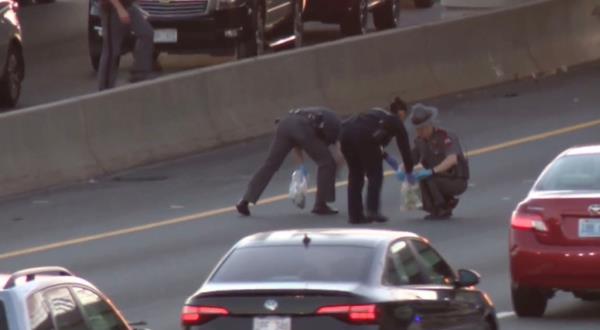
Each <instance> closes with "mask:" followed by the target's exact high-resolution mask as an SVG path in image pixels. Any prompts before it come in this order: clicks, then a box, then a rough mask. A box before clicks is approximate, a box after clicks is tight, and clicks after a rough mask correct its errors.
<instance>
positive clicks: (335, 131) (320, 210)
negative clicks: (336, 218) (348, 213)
mask: <svg viewBox="0 0 600 330" xmlns="http://www.w3.org/2000/svg"><path fill="white" fill-rule="evenodd" d="M340 129H341V122H340V120H339V119H338V117H337V115H336V114H335V113H334V112H333V111H331V110H329V109H326V108H322V107H312V108H303V109H298V110H292V111H291V112H290V113H289V114H288V115H287V116H286V117H285V118H283V119H281V120H280V121H279V123H278V125H277V130H276V133H275V138H274V140H273V142H272V144H271V148H270V150H269V155H268V156H267V159H266V161H265V163H264V164H263V166H262V167H261V168H260V169H259V170H258V172H256V173H255V174H254V176H253V177H252V180H251V181H250V183H249V184H248V188H247V189H246V193H245V194H244V196H243V198H242V200H240V202H239V203H238V204H237V205H236V208H237V210H238V212H239V213H240V214H242V215H246V216H248V215H250V210H249V208H248V205H249V203H253V204H256V202H257V201H258V199H259V197H260V195H261V194H262V192H263V191H264V190H265V188H266V187H267V184H268V183H269V181H270V180H271V178H272V177H273V174H275V172H277V170H278V169H279V167H281V164H282V163H283V161H284V159H285V157H286V156H287V154H288V153H289V152H290V151H291V150H292V149H294V150H295V151H296V155H297V156H298V158H299V160H300V161H301V162H302V161H303V156H302V151H306V153H307V154H308V156H309V157H310V158H312V159H313V160H314V161H315V162H316V163H317V165H318V172H317V195H316V199H315V205H314V208H313V210H312V212H313V213H315V214H320V215H328V214H337V213H338V211H337V210H336V209H334V208H331V207H329V206H328V205H327V203H328V202H334V201H335V176H336V175H335V174H336V161H335V159H334V157H333V155H332V154H331V152H330V150H329V146H330V145H334V144H336V143H337V141H338V139H339V135H340Z"/></svg>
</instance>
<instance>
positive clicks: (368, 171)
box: [341, 102, 413, 223]
mask: <svg viewBox="0 0 600 330" xmlns="http://www.w3.org/2000/svg"><path fill="white" fill-rule="evenodd" d="M401 108H402V109H403V110H404V111H406V109H405V108H406V105H404V103H403V102H402V106H400V104H399V103H392V105H391V106H390V111H389V112H388V111H386V110H384V109H380V108H374V109H371V110H369V111H367V112H365V113H361V114H358V115H355V116H353V117H351V118H349V119H348V120H346V121H344V123H343V124H342V138H341V142H342V153H343V154H344V157H345V158H346V163H347V164H348V170H349V174H348V214H349V222H350V223H368V222H373V221H376V222H385V221H387V218H386V217H385V216H383V215H381V213H380V212H379V204H380V195H381V186H382V184H383V164H382V163H383V155H384V154H383V147H385V146H387V145H388V144H389V143H390V141H391V139H392V138H394V137H395V138H396V144H397V146H398V150H399V151H400V154H401V155H402V160H403V161H404V168H405V171H406V173H408V176H409V177H410V176H411V175H412V174H411V173H412V170H413V161H412V158H411V154H410V145H409V141H408V136H407V134H406V129H405V127H404V124H403V123H402V120H401V118H400V113H401ZM365 175H366V176H367V179H368V180H369V182H368V188H367V212H366V215H365V214H364V213H363V202H362V190H363V186H364V180H365Z"/></svg>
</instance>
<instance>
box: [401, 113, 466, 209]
mask: <svg viewBox="0 0 600 330" xmlns="http://www.w3.org/2000/svg"><path fill="white" fill-rule="evenodd" d="M436 117H437V109H436V108H433V107H426V106H422V105H419V106H416V107H413V111H412V114H411V119H410V120H411V122H412V124H413V125H414V126H415V128H416V131H417V138H416V139H415V147H414V149H413V160H414V161H415V163H419V165H420V166H419V165H417V167H416V168H417V169H418V168H419V167H422V168H421V169H419V170H417V172H416V173H415V177H416V178H417V179H418V180H420V188H421V195H422V201H423V209H424V210H425V211H427V212H428V213H429V215H427V216H426V217H425V219H448V218H450V217H451V216H452V209H454V208H455V207H456V205H457V204H458V198H456V196H458V195H460V194H462V193H464V192H465V191H466V190H467V186H468V180H469V164H468V161H467V159H466V157H465V155H464V153H463V150H462V147H461V145H460V142H459V140H458V137H457V136H456V135H455V134H454V133H451V132H448V131H446V130H444V129H441V128H439V127H436V126H435V125H434V120H435V118H436Z"/></svg>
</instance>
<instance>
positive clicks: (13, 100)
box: [0, 44, 25, 108]
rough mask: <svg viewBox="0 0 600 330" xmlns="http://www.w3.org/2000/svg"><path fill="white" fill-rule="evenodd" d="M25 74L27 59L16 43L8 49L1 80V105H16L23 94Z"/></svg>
mask: <svg viewBox="0 0 600 330" xmlns="http://www.w3.org/2000/svg"><path fill="white" fill-rule="evenodd" d="M24 75H25V61H24V60H23V54H22V53H21V49H20V48H19V47H17V46H15V45H14V44H13V45H11V46H10V48H9V49H8V54H7V57H6V63H4V69H3V71H2V80H0V106H2V107H11V108H12V107H14V106H15V105H17V101H18V100H19V96H20V95H21V85H22V83H23V78H24Z"/></svg>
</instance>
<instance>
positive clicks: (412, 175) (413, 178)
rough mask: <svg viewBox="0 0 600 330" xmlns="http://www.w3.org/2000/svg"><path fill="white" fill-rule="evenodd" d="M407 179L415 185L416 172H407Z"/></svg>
mask: <svg viewBox="0 0 600 330" xmlns="http://www.w3.org/2000/svg"><path fill="white" fill-rule="evenodd" d="M406 181H407V182H408V183H409V184H411V185H414V184H415V183H417V178H415V176H414V174H412V173H408V174H406Z"/></svg>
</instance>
